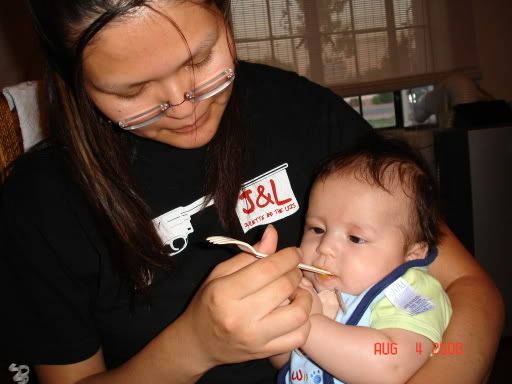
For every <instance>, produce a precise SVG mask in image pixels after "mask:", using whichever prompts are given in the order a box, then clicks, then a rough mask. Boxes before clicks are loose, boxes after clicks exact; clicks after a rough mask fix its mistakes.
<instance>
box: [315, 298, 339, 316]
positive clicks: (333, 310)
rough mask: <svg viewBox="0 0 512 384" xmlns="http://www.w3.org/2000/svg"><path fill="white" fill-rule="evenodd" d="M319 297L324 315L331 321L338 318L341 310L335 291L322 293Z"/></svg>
mask: <svg viewBox="0 0 512 384" xmlns="http://www.w3.org/2000/svg"><path fill="white" fill-rule="evenodd" d="M318 297H319V298H320V301H321V302H322V313H323V314H324V316H326V317H328V318H329V319H333V320H334V318H335V317H336V314H337V313H338V309H339V308H340V305H339V302H338V298H337V297H336V292H334V291H321V292H319V293H318Z"/></svg>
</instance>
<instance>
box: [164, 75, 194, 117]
mask: <svg viewBox="0 0 512 384" xmlns="http://www.w3.org/2000/svg"><path fill="white" fill-rule="evenodd" d="M186 92H187V87H186V86H185V84H182V82H176V81H174V82H169V83H167V84H166V85H165V95H166V99H167V100H168V101H169V103H170V104H171V107H170V108H169V109H168V110H167V112H166V116H169V117H173V118H175V119H184V118H186V117H188V116H190V115H191V114H192V113H193V111H194V103H193V102H190V101H188V100H187V99H186V98H185V93H186Z"/></svg>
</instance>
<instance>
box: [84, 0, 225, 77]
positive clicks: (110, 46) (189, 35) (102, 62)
mask: <svg viewBox="0 0 512 384" xmlns="http://www.w3.org/2000/svg"><path fill="white" fill-rule="evenodd" d="M157 11H158V12H162V14H159V13H157V12H155V11H153V10H151V9H149V8H148V9H147V10H146V11H144V12H136V13H134V14H131V15H128V16H126V17H123V18H122V19H121V20H118V21H115V22H113V23H112V24H109V25H107V26H105V28H104V29H103V30H101V31H100V32H99V33H98V35H97V36H96V37H95V39H94V41H93V42H92V43H91V44H90V45H88V46H87V47H86V49H85V50H84V68H85V71H86V73H87V75H88V77H89V78H91V80H93V81H94V80H95V79H101V78H105V77H108V78H111V79H113V81H114V82H116V79H115V77H118V78H119V79H118V80H119V81H125V80H126V77H127V76H128V77H130V78H131V79H130V81H132V82H137V81H138V80H140V81H145V79H144V77H146V72H148V71H150V72H154V74H155V75H165V73H161V72H163V71H173V70H176V69H178V68H180V67H181V66H183V65H184V64H186V63H187V62H188V61H189V60H190V57H191V55H192V56H194V55H195V54H196V53H198V52H200V51H201V50H207V49H209V48H211V46H213V45H214V44H215V42H216V41H217V40H218V37H219V23H220V22H221V20H219V17H218V14H215V13H213V12H212V11H211V10H210V9H205V8H204V7H202V6H200V5H196V4H192V3H183V4H179V5H176V4H174V5H167V6H165V7H161V8H157ZM112 76H114V78H112ZM137 76H140V79H137V78H133V77H137Z"/></svg>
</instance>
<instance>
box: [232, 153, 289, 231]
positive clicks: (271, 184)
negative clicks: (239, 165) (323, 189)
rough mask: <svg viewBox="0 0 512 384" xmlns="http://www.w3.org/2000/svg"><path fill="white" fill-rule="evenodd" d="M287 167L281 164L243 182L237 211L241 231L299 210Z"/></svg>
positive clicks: (282, 217) (265, 223)
mask: <svg viewBox="0 0 512 384" xmlns="http://www.w3.org/2000/svg"><path fill="white" fill-rule="evenodd" d="M286 168H288V164H287V163H285V164H282V165H280V166H278V167H276V168H274V169H271V170H270V171H268V172H265V173H264V174H262V175H260V176H257V177H255V178H254V179H252V180H249V181H247V182H245V183H244V184H242V187H241V188H240V194H239V195H238V204H237V206H236V214H237V215H238V219H239V220H240V225H241V226H242V229H243V231H244V233H246V232H247V231H249V230H250V229H251V228H254V227H257V226H259V225H267V224H270V223H273V222H274V221H278V220H281V219H284V218H285V217H287V216H290V215H292V214H294V213H295V212H297V211H298V210H299V203H298V202H297V199H296V198H295V195H294V193H293V190H292V186H291V184H290V179H289V178H288V173H287V172H286Z"/></svg>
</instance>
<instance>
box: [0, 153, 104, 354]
mask: <svg viewBox="0 0 512 384" xmlns="http://www.w3.org/2000/svg"><path fill="white" fill-rule="evenodd" d="M43 160H44V159H43ZM30 164H31V165H30ZM30 164H25V165H22V166H21V167H16V168H15V169H14V174H13V175H11V176H13V177H10V178H9V180H8V181H7V183H6V185H5V186H4V188H3V190H2V195H1V207H0V212H1V213H0V214H1V218H0V255H1V256H0V271H1V272H0V281H1V283H0V297H1V300H2V312H3V314H2V318H3V321H2V323H3V326H2V327H1V331H0V332H1V335H0V339H1V340H2V348H1V352H0V354H2V356H1V357H2V359H3V360H7V361H11V362H17V363H24V364H36V363H47V364H67V363H73V362H78V361H82V360H84V359H86V358H87V357H90V356H92V355H93V354H94V353H95V352H96V351H97V350H98V348H99V345H100V343H99V337H98V336H97V333H96V331H95V329H94V325H93V321H92V315H91V308H92V307H93V305H94V304H93V299H92V297H93V296H94V285H93V284H92V283H88V277H89V276H90V275H91V270H92V269H94V268H95V267H94V265H95V263H96V264H97V258H96V257H95V256H94V255H95V250H94V249H93V247H92V246H91V243H90V241H89V239H88V238H87V236H86V235H85V233H84V231H83V228H82V225H81V224H80V222H79V221H78V219H77V217H76V212H75V211H74V208H73V206H72V204H71V203H70V199H69V196H66V194H65V193H64V189H65V188H63V187H62V185H59V181H58V180H57V179H58V177H54V176H55V175H53V174H52V173H53V172H48V171H47V170H48V168H46V167H47V166H48V165H49V164H48V163H46V162H45V161H42V162H41V163H40V164H36V163H34V162H30ZM34 164H35V166H34ZM27 167H28V168H30V170H28V169H27ZM18 168H21V169H18ZM61 187H62V188H61ZM71 239H73V242H71ZM84 255H88V257H89V258H88V259H87V258H85V259H84ZM91 256H92V257H91ZM73 260H75V261H77V260H79V261H77V262H76V266H74V267H73V263H72V262H71V261H73ZM90 281H91V282H92V281H93V279H90Z"/></svg>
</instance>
